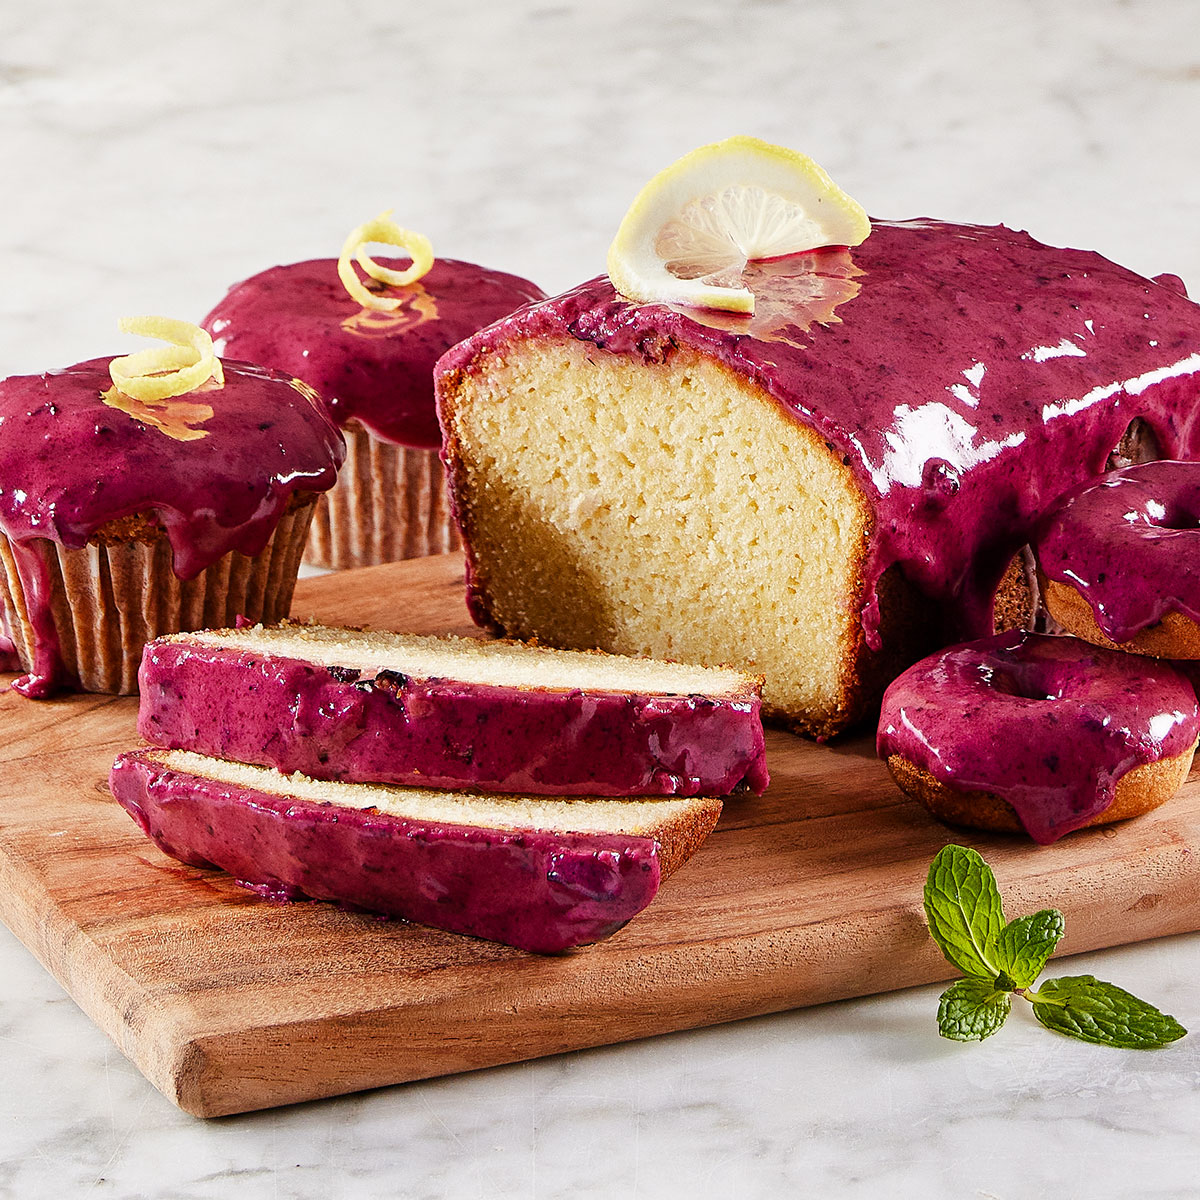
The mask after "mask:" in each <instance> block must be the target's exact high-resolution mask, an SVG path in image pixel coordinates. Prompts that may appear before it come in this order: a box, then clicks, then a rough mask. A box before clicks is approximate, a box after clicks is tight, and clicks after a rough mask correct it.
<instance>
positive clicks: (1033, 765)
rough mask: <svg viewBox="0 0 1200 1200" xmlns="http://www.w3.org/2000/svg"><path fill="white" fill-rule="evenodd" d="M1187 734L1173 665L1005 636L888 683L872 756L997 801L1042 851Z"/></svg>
mask: <svg viewBox="0 0 1200 1200" xmlns="http://www.w3.org/2000/svg"><path fill="white" fill-rule="evenodd" d="M1198 735H1200V713H1198V712H1197V706H1196V695H1195V692H1194V691H1193V689H1192V685H1191V684H1190V683H1189V682H1188V681H1187V679H1186V678H1184V676H1183V675H1181V674H1180V673H1179V672H1178V671H1176V670H1175V669H1174V668H1173V667H1170V666H1168V665H1167V664H1165V663H1160V662H1155V661H1152V660H1147V659H1142V658H1135V657H1132V656H1130V655H1125V654H1120V653H1118V652H1116V651H1112V650H1104V649H1101V648H1100V647H1098V646H1091V645H1088V643H1086V642H1082V641H1080V640H1078V639H1077V638H1072V637H1047V636H1044V635H1039V634H1027V633H1020V632H1012V633H1006V634H1001V635H998V636H996V637H992V638H984V639H982V640H980V641H977V642H971V643H968V644H966V645H962V646H954V647H951V648H950V649H949V650H945V651H943V652H942V653H940V654H935V655H932V656H930V657H929V658H926V659H923V660H922V661H921V662H919V663H917V664H916V665H915V666H913V667H910V668H909V669H908V670H907V671H905V672H904V674H902V675H901V676H899V678H897V679H895V680H894V681H893V682H892V684H891V686H890V687H889V688H888V689H887V692H886V693H885V694H884V698H883V706H882V709H881V711H880V717H879V735H878V749H879V755H880V757H881V758H885V759H886V758H889V757H890V756H891V755H894V754H898V755H900V756H901V757H902V758H905V759H907V760H908V761H909V762H911V763H913V764H915V765H916V766H918V767H920V768H922V769H923V770H925V771H928V772H929V773H930V774H931V775H933V776H934V778H936V779H938V780H939V781H940V782H942V783H944V784H948V785H949V786H951V787H955V788H960V789H962V790H964V791H968V792H988V793H991V794H992V795H995V796H999V797H1000V798H1001V799H1003V800H1006V801H1007V802H1008V803H1009V804H1010V805H1012V807H1013V809H1014V810H1015V811H1016V813H1017V816H1018V817H1019V818H1020V820H1021V824H1022V825H1024V827H1025V829H1026V830H1027V831H1028V832H1029V835H1030V836H1031V837H1032V838H1033V839H1034V840H1035V841H1037V842H1041V843H1043V844H1045V843H1048V842H1053V841H1055V840H1057V839H1058V838H1060V837H1062V836H1063V834H1065V833H1068V832H1070V831H1071V830H1072V829H1078V828H1079V827H1080V826H1081V825H1083V824H1084V823H1085V822H1087V821H1088V820H1089V819H1090V818H1091V817H1093V816H1095V815H1096V814H1098V813H1101V812H1103V811H1104V810H1105V809H1106V808H1107V807H1108V806H1109V805H1110V804H1111V803H1112V799H1113V789H1114V788H1115V787H1116V784H1117V781H1118V780H1119V779H1120V778H1121V776H1123V775H1125V774H1126V773H1127V772H1128V771H1130V770H1132V769H1133V768H1134V767H1137V766H1140V765H1142V764H1143V763H1150V762H1156V761H1158V760H1159V759H1161V758H1172V757H1175V756H1176V755H1180V754H1185V753H1187V752H1188V751H1189V750H1190V749H1191V747H1192V746H1193V745H1194V744H1195V742H1196V738H1197V736H1198Z"/></svg>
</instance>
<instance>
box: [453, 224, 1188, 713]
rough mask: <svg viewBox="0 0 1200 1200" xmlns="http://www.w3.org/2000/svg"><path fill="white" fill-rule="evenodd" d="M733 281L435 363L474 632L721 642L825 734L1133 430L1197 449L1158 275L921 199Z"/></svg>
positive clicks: (578, 316)
mask: <svg viewBox="0 0 1200 1200" xmlns="http://www.w3.org/2000/svg"><path fill="white" fill-rule="evenodd" d="M746 278H747V280H748V282H749V284H750V286H751V287H752V288H753V290H754V292H755V295H756V311H755V313H754V314H753V315H752V316H748V317H747V316H741V315H736V314H728V313H716V312H705V311H701V310H695V309H692V310H685V309H682V308H672V307H668V306H663V305H635V304H631V303H628V302H626V301H625V300H623V299H622V298H621V297H620V296H619V295H617V294H616V293H615V292H614V290H613V288H612V286H611V285H610V283H609V282H608V281H607V280H606V279H597V280H593V281H592V282H590V283H587V284H584V285H583V286H581V287H579V288H577V289H576V290H574V291H572V292H568V293H566V294H564V295H562V296H559V297H556V298H554V299H552V300H549V301H546V302H544V303H542V304H538V305H534V306H533V307H531V308H529V309H526V310H523V311H522V312H520V313H518V314H516V315H514V316H513V317H512V318H510V319H508V320H505V321H502V322H500V323H499V324H497V325H495V326H492V327H491V328H490V329H488V330H485V331H483V332H482V333H480V334H477V335H476V336H474V337H473V338H471V339H469V340H468V341H467V342H464V343H463V344H461V345H460V346H458V347H456V348H455V349H453V350H451V351H450V352H449V353H448V354H447V355H446V356H445V357H444V358H443V359H442V360H441V362H440V364H439V368H438V376H439V380H438V392H439V405H440V415H441V419H442V425H443V432H444V436H445V450H444V454H445V457H446V460H447V464H448V467H449V473H450V480H451V487H452V496H453V501H454V504H455V506H456V512H457V517H458V521H459V524H460V527H461V529H462V532H463V535H464V538H465V540H466V544H467V560H468V568H469V602H470V604H471V607H472V612H473V614H474V616H475V619H476V620H477V621H478V622H479V623H480V624H481V625H484V626H486V627H488V628H490V629H493V630H496V631H500V632H503V633H506V634H508V635H510V636H515V637H521V638H532V637H536V638H538V639H541V640H543V641H546V642H549V643H551V644H554V645H559V646H574V647H585V646H586V647H590V646H600V647H602V648H604V649H606V650H612V651H617V652H620V653H625V654H652V655H659V656H662V657H667V658H673V659H682V660H685V661H691V662H701V663H705V662H728V663H735V664H738V665H740V666H742V667H744V668H745V669H747V670H750V671H754V672H759V673H762V674H763V675H765V677H766V684H765V687H764V692H763V701H764V711H765V712H766V713H767V714H768V715H769V716H773V717H774V718H776V719H779V720H782V721H784V722H785V723H787V724H789V725H791V726H793V727H794V728H796V729H799V730H802V731H806V732H810V733H816V734H822V735H824V734H831V733H834V732H837V731H838V730H840V729H843V728H845V727H846V726H847V725H848V724H850V723H851V722H853V721H854V720H856V719H857V718H858V717H860V716H862V715H863V714H864V713H865V712H866V711H867V710H868V708H869V707H870V706H871V705H872V703H873V702H874V701H875V700H876V699H877V697H878V694H879V692H880V691H881V689H882V687H883V685H884V684H885V683H886V682H887V680H888V679H889V678H891V677H892V676H894V675H895V674H896V673H898V671H899V670H900V669H901V668H902V667H903V666H904V665H906V664H907V663H908V662H909V661H911V660H912V659H914V658H915V657H917V656H918V654H919V653H920V652H924V651H926V650H928V649H930V648H932V647H934V646H936V645H938V644H941V643H945V642H947V641H951V640H957V639H960V638H963V637H967V636H976V635H980V634H984V633H988V632H991V630H992V628H993V620H994V618H993V600H994V598H995V595H996V591H997V587H998V584H999V583H1000V581H1001V579H1002V577H1004V575H1005V571H1006V569H1007V568H1008V566H1009V564H1010V563H1011V562H1012V560H1013V557H1014V554H1015V553H1017V552H1018V551H1019V550H1020V549H1021V548H1022V547H1023V546H1024V545H1025V544H1026V543H1027V542H1028V541H1029V540H1030V532H1031V530H1032V529H1033V528H1034V526H1035V525H1036V524H1037V522H1038V520H1039V518H1040V517H1041V515H1042V514H1043V513H1044V512H1045V511H1046V509H1047V507H1048V505H1049V504H1050V502H1051V501H1052V500H1053V498H1054V497H1055V496H1057V495H1058V494H1059V493H1060V492H1061V491H1062V490H1063V489H1064V488H1066V487H1068V486H1070V485H1071V484H1073V483H1075V482H1076V481H1078V480H1081V479H1084V478H1087V477H1089V476H1091V475H1094V474H1096V473H1097V472H1099V471H1100V470H1101V469H1102V467H1103V466H1104V464H1105V461H1106V459H1107V457H1108V455H1109V454H1110V452H1111V451H1112V450H1113V449H1114V447H1116V446H1117V445H1118V444H1119V443H1120V442H1121V440H1122V436H1123V434H1124V433H1125V431H1126V430H1127V429H1128V428H1129V427H1130V425H1131V424H1132V423H1133V422H1135V421H1138V420H1139V419H1140V420H1141V423H1142V425H1143V426H1144V427H1145V428H1148V429H1149V431H1150V433H1152V434H1153V436H1154V437H1155V438H1156V439H1157V442H1158V444H1159V446H1160V447H1161V450H1162V452H1163V453H1164V454H1165V455H1167V456H1170V457H1183V458H1193V457H1196V456H1197V454H1198V453H1200V422H1198V421H1196V420H1195V416H1194V414H1195V412H1196V411H1197V403H1196V402H1197V398H1198V397H1200V309H1198V308H1197V307H1196V306H1195V305H1193V304H1192V303H1190V302H1189V301H1188V300H1187V299H1186V297H1185V296H1184V295H1183V294H1181V289H1180V286H1179V284H1178V281H1177V280H1165V279H1164V282H1163V283H1156V282H1153V281H1150V280H1147V279H1143V278H1140V277H1138V276H1137V275H1134V274H1133V273H1132V272H1130V271H1127V270H1124V269H1123V268H1120V267H1117V266H1115V265H1114V264H1112V263H1110V262H1108V261H1107V260H1105V259H1103V258H1101V257H1100V256H1099V255H1097V254H1092V253H1088V252H1084V251H1077V250H1060V249H1055V248H1052V247H1048V246H1044V245H1041V244H1039V243H1038V242H1035V241H1034V240H1033V239H1032V238H1030V237H1029V236H1028V235H1026V234H1022V233H1015V232H1012V231H1011V230H1007V229H1004V228H1002V227H998V228H984V227H977V226H960V225H947V224H944V223H940V222H936V221H926V220H921V221H908V222H877V223H875V225H874V226H873V231H872V233H871V236H870V237H868V238H867V240H866V241H865V242H864V243H863V244H862V245H861V246H856V247H854V248H853V249H852V250H846V249H830V250H822V251H816V252H814V253H812V254H808V255H803V256H794V257H793V258H791V259H785V260H778V261H776V262H772V263H757V264H754V263H752V264H750V266H749V267H748V268H747V272H746ZM1010 578H1016V582H1018V583H1019V573H1015V572H1014V575H1013V576H1010ZM1001 607H1003V608H1004V609H1005V611H1008V610H1009V609H1013V610H1019V609H1020V605H1019V604H1018V605H1013V604H1011V603H1009V602H1007V601H1006V604H1005V605H1003V606H1001Z"/></svg>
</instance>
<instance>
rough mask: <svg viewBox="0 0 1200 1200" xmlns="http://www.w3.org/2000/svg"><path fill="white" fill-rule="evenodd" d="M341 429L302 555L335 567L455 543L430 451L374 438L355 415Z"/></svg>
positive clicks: (435, 550) (440, 550)
mask: <svg viewBox="0 0 1200 1200" xmlns="http://www.w3.org/2000/svg"><path fill="white" fill-rule="evenodd" d="M342 432H343V433H344V434H345V437H346V462H345V464H344V465H343V467H342V469H341V471H340V472H339V473H338V480H337V483H335V484H334V486H333V487H332V488H330V489H329V491H328V492H326V493H325V494H324V496H322V498H321V500H320V501H319V502H318V504H317V512H316V515H315V516H314V518H313V523H312V530H311V531H310V533H309V539H308V547H307V549H306V550H305V552H304V561H305V562H306V563H308V564H309V565H310V566H314V567H332V568H335V569H338V570H341V569H345V568H348V567H369V566H374V565H375V564H376V563H384V562H397V561H399V560H400V559H404V558H424V557H425V556H426V555H429V554H444V553H446V551H448V550H456V549H458V547H459V546H460V545H461V544H462V543H461V542H460V541H459V537H458V529H457V528H456V527H455V524H454V522H453V520H452V519H451V517H450V506H449V502H448V500H447V496H446V478H445V472H444V471H443V469H442V464H441V461H440V460H439V458H438V452H437V451H436V450H414V449H412V448H411V447H408V446H397V445H395V444H394V443H392V442H384V441H380V440H379V438H376V437H373V436H372V435H371V434H370V433H368V432H367V430H366V429H365V428H364V427H363V426H362V425H361V424H360V423H359V422H357V421H351V422H349V423H348V424H347V425H346V426H345V428H344V429H343V430H342Z"/></svg>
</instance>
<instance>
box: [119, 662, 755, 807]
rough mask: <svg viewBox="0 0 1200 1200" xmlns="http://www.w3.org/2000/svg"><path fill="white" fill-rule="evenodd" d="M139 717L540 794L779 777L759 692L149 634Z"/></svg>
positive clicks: (322, 762) (391, 769)
mask: <svg viewBox="0 0 1200 1200" xmlns="http://www.w3.org/2000/svg"><path fill="white" fill-rule="evenodd" d="M138 679H139V690H140V692H141V709H140V713H139V719H138V730H139V732H140V733H141V735H142V736H143V737H144V738H146V739H147V740H148V741H150V742H153V743H154V744H155V745H158V746H165V747H168V748H170V749H184V750H194V751H197V752H199V753H201V754H207V755H210V756H212V757H214V758H225V759H234V760H236V761H238V762H247V763H257V764H260V765H262V766H270V767H275V768H277V769H278V770H281V771H283V772H285V773H289V774H290V773H291V772H294V771H300V772H302V773H303V774H305V775H309V776H311V777H313V778H316V779H335V780H347V781H351V782H358V783H364V782H380V783H391V784H406V785H412V786H423V787H447V788H460V787H477V788H485V789H487V790H490V791H502V792H520V793H528V794H539V795H602V796H673V795H681V796H699V795H704V796H720V795H726V794H728V793H729V792H731V791H733V790H734V788H736V787H738V786H740V785H744V786H746V787H747V788H749V789H750V790H751V791H753V792H755V793H756V794H761V793H762V791H763V790H764V789H765V787H766V786H767V783H768V779H769V777H768V775H767V768H766V758H765V750H764V742H763V732H762V723H761V720H760V718H759V702H758V700H757V699H755V700H744V701H727V700H713V699H710V698H708V697H704V696H633V695H627V694H623V693H613V692H607V693H606V692H598V691H593V692H586V693H585V692H582V691H573V692H563V691H557V692H556V691H548V690H543V689H538V688H517V687H501V686H496V685H488V684H470V683H464V682H462V681H457V680H452V679H418V678H411V677H407V676H404V675H399V674H397V673H395V672H388V671H381V672H379V673H377V674H376V673H374V672H359V671H356V670H351V671H345V670H341V669H339V668H334V669H333V670H328V669H326V668H325V667H321V666H316V665H314V664H312V663H306V662H302V661H300V660H299V659H294V658H283V657H264V656H263V655H261V654H258V655H255V654H252V653H248V652H245V651H241V650H236V649H225V648H219V647H213V646H196V645H189V644H188V643H187V642H185V641H163V642H155V643H151V644H149V645H148V646H147V647H146V650H145V652H144V654H143V657H142V668H141V671H140V673H139V676H138Z"/></svg>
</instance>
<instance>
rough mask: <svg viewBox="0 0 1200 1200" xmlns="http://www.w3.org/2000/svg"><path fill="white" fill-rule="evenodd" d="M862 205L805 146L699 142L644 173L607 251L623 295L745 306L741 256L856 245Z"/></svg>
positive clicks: (866, 226) (862, 225)
mask: <svg viewBox="0 0 1200 1200" xmlns="http://www.w3.org/2000/svg"><path fill="white" fill-rule="evenodd" d="M870 232H871V222H870V219H869V218H868V217H867V214H866V212H865V211H864V209H863V207H862V206H861V205H860V204H858V203H857V202H856V201H854V200H852V199H851V198H850V197H849V196H847V195H846V193H845V192H843V191H842V190H841V188H839V187H838V186H837V185H836V184H835V183H834V182H833V180H832V179H830V178H829V176H828V175H826V174H825V172H824V171H823V170H822V169H821V168H820V167H819V166H818V165H817V164H816V163H815V162H813V160H812V159H811V158H808V157H807V156H806V155H803V154H800V153H798V152H797V151H795V150H788V149H786V148H785V147H783V146H773V145H771V144H770V143H769V142H764V141H761V140H760V139H758V138H752V137H731V138H726V139H725V141H723V142H716V143H714V144H713V145H711V146H701V147H700V149H699V150H693V151H692V152H691V154H685V155H684V156H683V158H681V159H680V160H679V161H678V162H676V163H672V164H671V166H669V167H667V168H666V170H664V171H660V172H659V173H658V174H657V175H655V176H654V178H653V179H651V180H650V182H649V183H648V184H646V186H645V187H644V188H642V190H641V192H639V193H638V197H637V199H636V200H634V202H633V204H632V205H631V206H630V208H629V211H628V212H627V213H626V214H625V219H624V220H623V221H622V222H621V226H620V228H619V229H618V230H617V236H616V237H615V238H614V239H613V243H612V246H610V247H609V251H608V276H609V278H610V279H611V280H612V282H613V286H614V287H615V288H616V289H617V291H618V292H620V293H621V295H623V296H625V297H626V298H627V299H629V300H634V301H636V302H638V303H642V304H681V305H685V306H689V307H693V308H715V309H721V310H723V311H726V312H742V313H752V312H753V311H754V293H753V292H752V291H751V290H750V289H749V288H748V287H745V286H744V285H743V281H742V271H743V270H744V269H745V266H746V264H747V263H748V262H753V261H755V260H759V259H767V258H780V257H782V256H783V255H787V254H800V253H803V252H804V251H806V250H816V249H818V248H820V247H822V246H857V245H858V244H859V243H860V242H861V241H863V239H864V238H866V236H867V235H868V234H869V233H870Z"/></svg>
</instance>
